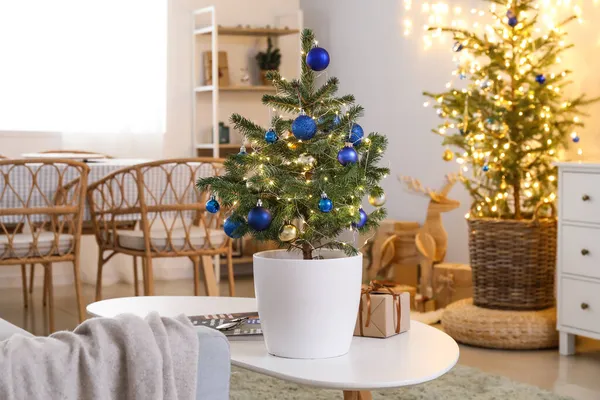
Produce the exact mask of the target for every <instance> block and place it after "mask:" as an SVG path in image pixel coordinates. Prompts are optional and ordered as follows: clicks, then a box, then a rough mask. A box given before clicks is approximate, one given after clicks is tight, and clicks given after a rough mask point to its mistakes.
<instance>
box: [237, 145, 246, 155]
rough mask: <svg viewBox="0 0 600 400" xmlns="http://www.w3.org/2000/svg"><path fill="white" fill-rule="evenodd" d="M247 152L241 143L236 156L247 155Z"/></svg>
mask: <svg viewBox="0 0 600 400" xmlns="http://www.w3.org/2000/svg"><path fill="white" fill-rule="evenodd" d="M247 154H248V153H247V152H246V146H244V145H242V146H241V147H240V152H239V153H238V156H245V155H247Z"/></svg>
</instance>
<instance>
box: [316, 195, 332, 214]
mask: <svg viewBox="0 0 600 400" xmlns="http://www.w3.org/2000/svg"><path fill="white" fill-rule="evenodd" d="M324 196H325V197H323V196H321V200H319V211H321V212H324V213H328V212H330V211H331V210H333V201H331V199H330V198H328V197H327V195H324Z"/></svg>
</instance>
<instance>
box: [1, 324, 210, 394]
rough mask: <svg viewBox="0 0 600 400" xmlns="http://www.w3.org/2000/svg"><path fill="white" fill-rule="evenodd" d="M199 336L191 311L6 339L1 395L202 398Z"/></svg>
mask: <svg viewBox="0 0 600 400" xmlns="http://www.w3.org/2000/svg"><path fill="white" fill-rule="evenodd" d="M197 363H198V337H197V335H196V332H195V330H194V327H193V325H192V324H191V322H190V321H189V320H188V319H187V318H186V317H185V316H180V317H178V318H161V317H159V316H158V314H157V313H152V314H150V315H148V316H147V317H146V319H145V320H144V319H142V318H139V317H136V316H133V315H121V316H118V317H116V318H93V319H90V320H87V321H85V322H84V323H83V324H81V325H79V326H78V327H77V328H76V329H75V330H74V331H73V332H57V333H55V334H53V335H51V336H49V337H35V338H31V337H29V338H27V337H25V336H22V335H14V336H12V337H11V338H10V339H8V340H5V341H4V342H0V399H2V400H21V399H26V400H36V399H40V400H42V399H43V400H48V399H69V400H71V399H90V400H91V399H94V400H110V399H140V400H142V399H143V400H159V399H163V400H194V399H195V397H196V374H197V367H198V365H197Z"/></svg>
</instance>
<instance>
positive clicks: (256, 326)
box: [188, 312, 262, 340]
mask: <svg viewBox="0 0 600 400" xmlns="http://www.w3.org/2000/svg"><path fill="white" fill-rule="evenodd" d="M188 318H189V319H190V321H192V324H193V325H194V326H206V327H208V328H212V329H215V330H218V331H220V332H222V333H223V334H224V335H225V336H227V339H229V340H262V329H261V326H260V319H259V318H258V313H256V312H252V313H232V314H211V315H194V316H189V317H188ZM226 324H228V325H229V326H230V328H228V329H223V328H220V329H217V327H222V326H227V325H226Z"/></svg>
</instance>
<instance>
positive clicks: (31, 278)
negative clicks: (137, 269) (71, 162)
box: [0, 150, 135, 305]
mask: <svg viewBox="0 0 600 400" xmlns="http://www.w3.org/2000/svg"><path fill="white" fill-rule="evenodd" d="M38 154H58V155H60V154H80V155H81V156H82V158H84V157H83V156H85V155H90V156H91V155H93V156H102V157H103V158H105V159H113V158H114V157H113V156H111V155H108V154H104V153H98V152H97V151H88V150H44V151H40V152H39V153H38ZM0 158H1V157H0ZM84 161H85V160H84ZM84 222H85V221H84ZM88 228H89V226H88V225H86V224H85V223H84V226H83V233H86V232H87V233H89V229H88ZM134 262H135V260H134ZM34 279H35V264H31V265H30V266H29V293H33V281H34ZM23 290H25V291H26V290H27V288H26V287H25V286H24V287H23ZM44 305H46V298H45V297H44Z"/></svg>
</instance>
